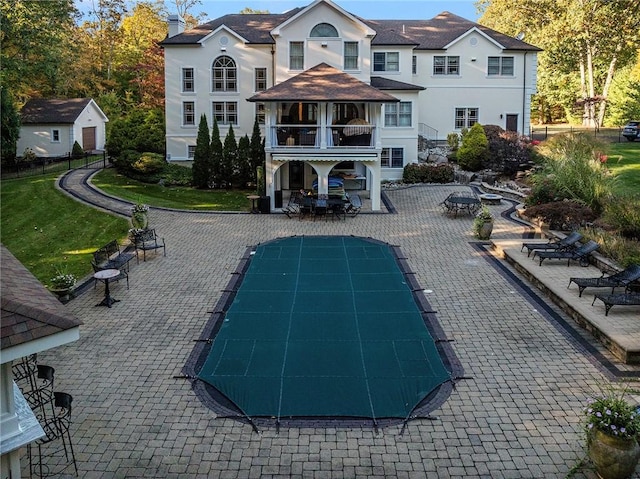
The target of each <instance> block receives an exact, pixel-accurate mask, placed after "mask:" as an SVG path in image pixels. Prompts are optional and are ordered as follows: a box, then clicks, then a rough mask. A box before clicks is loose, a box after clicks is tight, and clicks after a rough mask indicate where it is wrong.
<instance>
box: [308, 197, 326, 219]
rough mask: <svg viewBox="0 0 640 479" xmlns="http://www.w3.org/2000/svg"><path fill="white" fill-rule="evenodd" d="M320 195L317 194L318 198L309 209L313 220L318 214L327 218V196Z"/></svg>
mask: <svg viewBox="0 0 640 479" xmlns="http://www.w3.org/2000/svg"><path fill="white" fill-rule="evenodd" d="M320 196H321V195H318V199H317V200H316V201H315V204H314V205H313V207H312V209H311V214H312V215H313V221H315V220H316V218H318V217H319V216H322V217H324V218H325V220H326V219H327V212H328V210H329V201H328V199H327V198H321V197H320Z"/></svg>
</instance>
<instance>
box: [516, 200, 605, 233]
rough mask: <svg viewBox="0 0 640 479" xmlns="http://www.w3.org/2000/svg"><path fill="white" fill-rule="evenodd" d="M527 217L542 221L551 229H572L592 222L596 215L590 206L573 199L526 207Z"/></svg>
mask: <svg viewBox="0 0 640 479" xmlns="http://www.w3.org/2000/svg"><path fill="white" fill-rule="evenodd" d="M526 214H527V216H528V217H529V218H537V219H539V220H541V221H544V222H545V223H546V224H547V225H549V228H550V229H552V230H561V231H573V230H575V229H578V228H580V227H584V226H586V225H587V224H588V223H591V222H593V221H594V220H595V219H596V217H597V215H596V214H595V213H594V212H593V210H592V209H591V208H589V207H588V206H586V205H584V204H583V203H580V202H579V201H574V200H563V201H553V202H551V203H543V204H539V205H534V206H530V207H527V209H526Z"/></svg>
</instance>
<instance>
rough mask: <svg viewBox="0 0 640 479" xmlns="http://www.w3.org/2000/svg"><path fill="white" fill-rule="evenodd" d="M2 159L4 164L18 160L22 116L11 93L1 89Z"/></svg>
mask: <svg viewBox="0 0 640 479" xmlns="http://www.w3.org/2000/svg"><path fill="white" fill-rule="evenodd" d="M0 125H2V128H0V158H2V163H3V164H5V163H12V162H13V161H15V158H16V147H17V144H18V138H19V137H20V116H19V115H18V110H17V109H16V105H15V103H14V101H13V96H12V95H11V92H10V91H9V90H8V89H7V88H6V87H0Z"/></svg>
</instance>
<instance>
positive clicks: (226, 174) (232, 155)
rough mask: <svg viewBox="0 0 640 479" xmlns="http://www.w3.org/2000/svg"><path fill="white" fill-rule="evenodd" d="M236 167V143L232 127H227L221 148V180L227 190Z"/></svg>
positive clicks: (234, 175) (231, 182)
mask: <svg viewBox="0 0 640 479" xmlns="http://www.w3.org/2000/svg"><path fill="white" fill-rule="evenodd" d="M237 166H238V143H237V142H236V136H235V133H234V132H233V125H229V131H228V132H227V136H226V137H225V138H224V146H223V147H222V172H221V176H222V180H223V182H224V185H225V186H226V187H227V188H231V187H232V186H233V180H234V178H235V177H236V172H237Z"/></svg>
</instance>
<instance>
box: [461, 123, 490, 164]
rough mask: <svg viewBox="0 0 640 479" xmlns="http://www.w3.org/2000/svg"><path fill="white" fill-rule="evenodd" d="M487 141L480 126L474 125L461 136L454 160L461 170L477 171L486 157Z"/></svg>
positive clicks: (478, 124)
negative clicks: (455, 159) (460, 143)
mask: <svg viewBox="0 0 640 479" xmlns="http://www.w3.org/2000/svg"><path fill="white" fill-rule="evenodd" d="M487 152H488V141H487V137H486V135H485V134H484V130H483V129H482V125H480V123H476V124H475V125H473V126H472V127H471V129H470V130H469V131H468V132H467V133H466V134H464V135H463V136H462V145H461V146H460V148H459V149H458V153H457V154H456V158H457V160H458V164H459V165H460V167H461V168H462V169H463V170H467V171H478V170H480V169H482V165H483V163H484V161H485V159H486V157H487Z"/></svg>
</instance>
